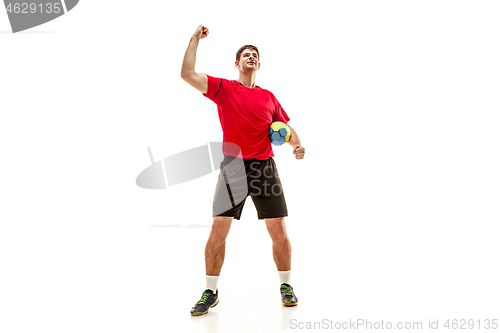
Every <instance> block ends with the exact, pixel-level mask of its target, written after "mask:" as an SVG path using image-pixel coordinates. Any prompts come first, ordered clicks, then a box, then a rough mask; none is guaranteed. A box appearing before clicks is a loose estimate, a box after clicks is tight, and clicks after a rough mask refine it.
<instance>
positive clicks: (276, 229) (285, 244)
mask: <svg viewBox="0 0 500 333" xmlns="http://www.w3.org/2000/svg"><path fill="white" fill-rule="evenodd" d="M265 221H266V227H267V231H268V232H269V235H270V236H271V239H272V241H273V259H274V262H275V263H276V267H277V268H278V271H288V270H290V269H291V268H292V246H291V244H290V239H288V235H287V233H286V228H285V218H284V217H278V218H274V219H266V220H265Z"/></svg>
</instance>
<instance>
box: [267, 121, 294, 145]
mask: <svg viewBox="0 0 500 333" xmlns="http://www.w3.org/2000/svg"><path fill="white" fill-rule="evenodd" d="M269 138H270V139H271V143H272V144H273V145H275V146H281V145H282V144H284V143H285V142H288V140H290V128H289V127H288V126H287V124H285V123H282V122H281V121H275V122H274V123H272V124H271V127H270V128H269Z"/></svg>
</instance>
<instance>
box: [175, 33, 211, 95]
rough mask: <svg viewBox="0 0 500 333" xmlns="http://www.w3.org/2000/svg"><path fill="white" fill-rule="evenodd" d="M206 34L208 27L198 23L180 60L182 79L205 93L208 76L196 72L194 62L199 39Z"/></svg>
mask: <svg viewBox="0 0 500 333" xmlns="http://www.w3.org/2000/svg"><path fill="white" fill-rule="evenodd" d="M207 36H208V28H207V27H205V26H204V25H203V24H200V25H199V26H198V28H196V31H195V32H194V34H193V36H192V37H191V40H190V41H189V45H188V48H187V50H186V54H185V55H184V61H183V62H182V70H181V77H182V79H183V80H184V81H186V82H187V83H189V84H190V85H191V86H193V87H195V88H196V89H198V90H199V91H201V92H202V93H204V94H206V93H207V89H208V78H207V76H206V75H205V74H202V73H196V72H195V70H194V66H195V64H196V51H197V50H198V43H199V42H200V39H203V38H205V37H207Z"/></svg>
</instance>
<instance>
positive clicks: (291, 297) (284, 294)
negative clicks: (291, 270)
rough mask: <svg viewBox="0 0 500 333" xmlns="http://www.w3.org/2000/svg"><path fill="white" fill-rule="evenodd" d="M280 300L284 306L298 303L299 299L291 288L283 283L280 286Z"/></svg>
mask: <svg viewBox="0 0 500 333" xmlns="http://www.w3.org/2000/svg"><path fill="white" fill-rule="evenodd" d="M280 291H281V301H282V302H283V305H284V306H295V305H297V304H298V303H299V299H298V298H297V296H295V294H294V293H293V288H292V286H291V285H289V284H288V283H283V284H282V285H281V287H280Z"/></svg>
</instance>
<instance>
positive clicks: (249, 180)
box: [212, 156, 288, 220]
mask: <svg viewBox="0 0 500 333" xmlns="http://www.w3.org/2000/svg"><path fill="white" fill-rule="evenodd" d="M249 195H250V196H251V197H252V200H253V203H254V204H255V208H256V209H257V215H258V218H259V219H268V218H275V217H285V216H288V211H287V208H286V202H285V195H284V194H283V187H282V185H281V181H280V178H279V175H278V169H277V168H276V164H275V163H274V160H273V159H272V158H269V159H267V160H256V159H242V158H238V157H233V156H225V157H224V160H223V161H222V163H221V165H220V174H219V180H218V182H217V186H216V188H215V195H214V203H213V207H212V208H213V215H212V216H231V217H234V218H235V219H237V220H239V219H240V217H241V212H242V211H243V206H244V205H245V200H246V198H247V197H248V196H249Z"/></svg>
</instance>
